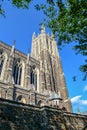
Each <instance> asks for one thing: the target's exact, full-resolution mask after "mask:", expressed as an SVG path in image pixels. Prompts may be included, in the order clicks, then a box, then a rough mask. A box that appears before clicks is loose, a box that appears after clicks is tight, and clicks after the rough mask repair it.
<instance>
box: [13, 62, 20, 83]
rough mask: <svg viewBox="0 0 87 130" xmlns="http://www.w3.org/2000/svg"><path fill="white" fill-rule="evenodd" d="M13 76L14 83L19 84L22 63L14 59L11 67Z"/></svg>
mask: <svg viewBox="0 0 87 130" xmlns="http://www.w3.org/2000/svg"><path fill="white" fill-rule="evenodd" d="M13 77H14V82H15V84H18V85H21V77H22V65H21V63H20V61H16V63H15V65H14V69H13Z"/></svg>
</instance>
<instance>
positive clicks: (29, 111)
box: [0, 99, 87, 130]
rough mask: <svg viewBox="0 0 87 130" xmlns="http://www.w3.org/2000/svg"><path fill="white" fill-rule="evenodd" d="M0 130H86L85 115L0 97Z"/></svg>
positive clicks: (86, 117)
mask: <svg viewBox="0 0 87 130" xmlns="http://www.w3.org/2000/svg"><path fill="white" fill-rule="evenodd" d="M0 130H87V116H84V115H80V114H74V113H69V112H64V111H62V110H61V109H55V108H52V107H48V106H43V107H38V106H34V105H29V104H23V103H17V102H14V101H9V100H5V99H0Z"/></svg>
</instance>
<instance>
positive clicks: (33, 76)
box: [30, 66, 37, 90]
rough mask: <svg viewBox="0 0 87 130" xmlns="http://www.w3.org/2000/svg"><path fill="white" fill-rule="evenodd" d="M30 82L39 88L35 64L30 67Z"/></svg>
mask: <svg viewBox="0 0 87 130" xmlns="http://www.w3.org/2000/svg"><path fill="white" fill-rule="evenodd" d="M30 84H32V85H34V86H35V90H37V73H36V70H35V66H31V69H30Z"/></svg>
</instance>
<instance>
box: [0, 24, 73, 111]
mask: <svg viewBox="0 0 87 130" xmlns="http://www.w3.org/2000/svg"><path fill="white" fill-rule="evenodd" d="M52 93H55V94H56V95H58V96H59V97H61V98H62V101H60V100H58V99H56V98H55V99H54V100H49V99H50V96H51V95H52ZM0 97H1V98H5V99H10V100H14V101H17V102H23V103H26V104H35V105H37V106H43V105H48V106H50V105H51V106H56V107H59V108H65V109H66V110H67V111H69V112H72V106H71V102H70V99H69V96H68V91H67V87H66V83H65V77H64V73H63V69H62V64H61V59H60V56H59V54H58V50H57V45H56V41H55V38H54V36H53V34H52V36H49V35H47V34H46V32H45V28H44V26H42V29H41V34H40V35H39V36H38V37H36V34H35V33H34V34H33V37H32V52H31V55H30V54H29V53H28V54H27V55H25V54H24V53H22V52H20V51H18V50H16V49H15V42H14V44H13V46H12V47H11V46H8V45H7V44H5V43H3V42H0Z"/></svg>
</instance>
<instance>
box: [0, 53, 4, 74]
mask: <svg viewBox="0 0 87 130" xmlns="http://www.w3.org/2000/svg"><path fill="white" fill-rule="evenodd" d="M3 64H4V56H3V54H2V51H0V75H1V73H2V69H3Z"/></svg>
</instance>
